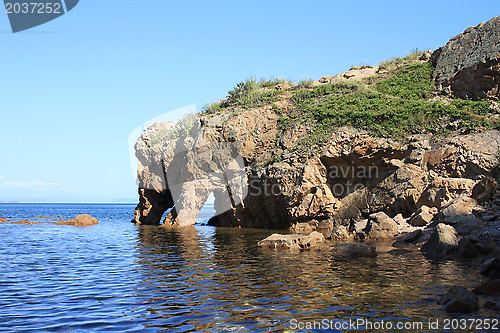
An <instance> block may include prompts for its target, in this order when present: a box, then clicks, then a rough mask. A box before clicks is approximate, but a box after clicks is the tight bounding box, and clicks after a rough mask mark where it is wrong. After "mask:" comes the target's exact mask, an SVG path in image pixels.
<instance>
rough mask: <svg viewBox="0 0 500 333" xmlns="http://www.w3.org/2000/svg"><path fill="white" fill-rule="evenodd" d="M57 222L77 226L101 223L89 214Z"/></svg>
mask: <svg viewBox="0 0 500 333" xmlns="http://www.w3.org/2000/svg"><path fill="white" fill-rule="evenodd" d="M56 224H58V225H74V226H77V227H87V226H91V225H94V224H99V222H98V221H97V219H96V218H94V217H92V216H90V215H88V214H81V215H78V216H77V217H75V218H74V219H72V220H63V221H58V222H57V223H56Z"/></svg>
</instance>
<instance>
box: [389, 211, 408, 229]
mask: <svg viewBox="0 0 500 333" xmlns="http://www.w3.org/2000/svg"><path fill="white" fill-rule="evenodd" d="M392 219H393V220H394V222H396V224H397V225H400V226H401V225H405V224H406V220H405V218H404V217H403V214H401V213H399V214H398V215H396V216H394V217H393V218H392Z"/></svg>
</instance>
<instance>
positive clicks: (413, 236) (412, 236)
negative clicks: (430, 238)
mask: <svg viewBox="0 0 500 333" xmlns="http://www.w3.org/2000/svg"><path fill="white" fill-rule="evenodd" d="M420 237H422V230H421V229H417V230H415V231H413V232H410V233H409V234H407V235H404V237H403V242H405V243H415V242H416V241H418V240H419V239H420Z"/></svg>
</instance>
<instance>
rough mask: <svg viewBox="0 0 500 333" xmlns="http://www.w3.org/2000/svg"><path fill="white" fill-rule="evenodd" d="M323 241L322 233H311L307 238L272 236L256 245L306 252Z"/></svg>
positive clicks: (294, 235) (299, 236)
mask: <svg viewBox="0 0 500 333" xmlns="http://www.w3.org/2000/svg"><path fill="white" fill-rule="evenodd" d="M324 240H325V237H324V236H323V234H322V233H319V232H317V231H313V232H312V233H311V234H309V235H308V236H305V235H298V234H292V235H281V234H272V235H271V236H269V237H267V238H265V239H263V240H261V241H260V242H259V243H258V244H257V245H259V246H260V247H264V248H270V249H280V248H281V249H296V250H306V249H309V248H311V247H314V246H315V245H316V244H317V243H321V242H323V241H324Z"/></svg>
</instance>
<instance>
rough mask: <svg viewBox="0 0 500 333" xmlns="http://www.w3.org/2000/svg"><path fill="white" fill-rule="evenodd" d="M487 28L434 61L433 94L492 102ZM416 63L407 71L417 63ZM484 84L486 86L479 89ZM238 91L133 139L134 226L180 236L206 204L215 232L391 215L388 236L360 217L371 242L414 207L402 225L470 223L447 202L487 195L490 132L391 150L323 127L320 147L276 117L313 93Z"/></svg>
mask: <svg viewBox="0 0 500 333" xmlns="http://www.w3.org/2000/svg"><path fill="white" fill-rule="evenodd" d="M499 20H500V19H499V18H495V19H493V20H491V21H490V22H487V23H485V24H483V25H480V26H478V27H474V28H471V29H469V30H468V31H466V32H465V33H464V34H462V35H460V36H458V37H456V38H454V39H452V40H451V41H450V42H449V43H448V44H447V46H446V47H443V48H442V49H441V50H440V51H439V52H435V54H434V55H433V59H434V61H435V63H436V68H435V71H434V76H435V78H436V80H437V81H438V82H439V84H441V85H442V86H443V87H451V88H450V89H451V91H452V92H453V93H454V94H455V95H457V96H461V95H464V94H465V95H467V96H473V95H474V96H475V95H478V96H479V95H480V96H486V97H487V98H489V99H491V100H495V99H498V98H497V97H498V93H497V88H498V87H497V86H498V82H497V76H496V75H497V74H495V73H496V72H495V69H494V70H493V71H494V73H493V74H491V75H490V74H487V73H486V72H487V71H488V70H489V69H488V68H490V67H491V68H496V67H495V66H496V65H495V64H494V62H495V61H497V60H498V53H499V52H498V50H499V49H498V38H497V36H498V32H499ZM427 58H428V57H427V56H424V57H423V60H415V61H418V62H419V64H422V62H425V61H427V60H426V59H427ZM427 64H429V63H427ZM485 66H486V67H487V68H486V67H485ZM488 66H489V67H488ZM492 66H493V67H492ZM377 71H378V69H370V70H368V71H363V73H364V74H362V75H361V73H360V72H359V70H354V71H352V73H351V74H354V76H352V75H351V74H346V76H342V78H341V77H337V78H333V77H329V78H328V77H325V78H324V79H322V80H320V81H317V82H314V85H313V86H314V87H322V85H326V86H325V87H327V88H328V87H329V86H328V85H330V84H342V85H341V86H335V87H336V88H338V89H340V90H342V89H347V88H346V87H347V86H343V84H344V83H346V82H347V81H349V80H355V77H365V75H377ZM467 73H472V74H471V75H469V74H467ZM488 73H489V72H488ZM466 74H467V75H466ZM350 75H351V76H350ZM469 77H471V78H472V79H469ZM476 77H481V78H483V79H481V80H482V81H481V80H480V81H477V80H476ZM491 78H492V79H491ZM488 80H489V81H488ZM491 80H493V81H491ZM357 82H358V83H360V84H361V81H357ZM488 82H490V83H491V82H493V83H492V85H490V86H488V84H489V83H488ZM349 87H350V86H349ZM245 89H246V88H245V85H240V86H238V87H237V88H236V89H235V90H234V91H232V92H230V94H229V95H228V98H227V99H226V100H224V101H221V102H220V103H219V104H217V105H218V108H216V109H217V110H215V111H213V112H205V113H204V114H199V115H196V116H194V117H188V118H185V119H183V120H180V121H178V122H164V123H155V124H153V125H151V126H150V127H149V128H148V129H147V130H146V131H145V132H144V133H143V134H142V135H141V137H140V138H139V139H138V141H137V143H136V145H135V149H136V156H137V158H138V160H139V167H138V180H139V197H140V198H139V204H138V205H137V207H136V209H135V212H134V222H135V223H137V224H152V225H160V224H162V223H163V225H164V226H168V227H185V226H191V225H193V224H194V223H195V222H196V218H197V216H198V213H199V212H200V209H201V208H202V207H203V205H204V203H205V201H206V200H207V199H208V198H209V197H210V196H211V195H212V196H213V197H214V208H215V215H214V216H213V217H212V218H211V219H210V220H209V221H208V223H209V224H211V225H215V226H223V227H250V228H269V229H288V228H290V227H293V228H294V229H295V230H302V231H301V232H306V231H307V232H310V231H314V230H321V231H324V232H328V231H329V230H331V229H332V228H333V227H335V226H344V227H349V226H351V225H354V223H355V222H356V221H359V220H363V219H367V218H368V217H369V216H370V214H374V213H380V212H383V213H385V214H386V215H387V216H388V217H389V218H392V217H395V216H397V215H398V214H402V216H401V217H399V218H398V223H399V224H398V223H396V222H394V221H393V222H394V225H393V224H392V223H391V225H390V226H388V225H387V223H382V224H381V223H379V222H377V220H373V219H371V221H370V222H369V224H368V226H369V227H370V228H371V229H370V230H366V231H367V232H368V233H367V235H368V238H372V239H382V238H388V237H389V238H390V237H393V236H394V234H395V233H397V232H399V230H400V229H401V228H399V227H401V225H402V224H403V225H404V223H403V222H402V221H405V219H408V218H410V217H411V216H412V215H413V214H414V213H415V212H416V211H417V210H418V209H422V212H419V213H417V215H416V216H414V218H413V219H411V221H412V222H413V223H414V224H415V225H424V224H426V223H428V222H429V219H430V215H429V214H427V213H430V210H429V211H426V213H423V211H424V210H425V208H423V207H424V206H427V207H436V208H438V209H442V208H444V207H445V206H446V208H447V209H448V210H447V211H445V212H444V213H443V214H442V217H443V219H444V220H443V221H444V222H446V223H453V222H451V221H450V222H449V221H448V220H451V219H455V217H456V216H457V215H456V213H457V212H458V210H460V209H462V210H463V211H465V212H466V213H467V212H468V213H467V214H471V212H470V211H471V210H472V209H474V206H473V205H472V204H473V202H472V200H474V199H470V201H468V200H469V199H464V200H463V202H462V203H463V205H462V206H461V207H459V203H457V202H454V203H452V204H451V205H455V206H454V207H452V206H450V202H452V201H453V200H454V199H456V198H457V197H462V198H471V197H472V196H473V197H474V198H477V200H479V201H480V202H484V201H485V200H489V199H491V198H492V197H493V194H494V193H493V192H494V191H496V189H495V186H496V185H495V182H494V181H492V179H494V178H495V176H496V175H497V174H498V152H499V151H500V132H499V131H497V130H485V129H484V130H483V131H482V132H477V133H469V134H466V133H465V132H464V133H463V132H454V133H453V134H452V135H449V136H447V137H442V136H435V135H433V134H432V133H430V132H427V130H425V131H426V133H421V134H413V135H409V136H408V137H406V138H404V139H405V140H394V139H389V138H383V137H380V136H377V135H373V134H369V132H367V131H366V130H361V129H356V128H352V127H350V126H342V127H335V126H334V125H332V126H331V127H328V128H327V130H328V135H327V136H324V137H322V139H321V140H320V139H318V138H317V137H316V136H315V135H319V134H318V133H316V132H317V131H316V132H314V130H318V129H313V128H309V127H308V125H307V124H306V123H301V122H298V123H290V119H289V118H290V117H289V116H288V115H289V114H290V112H291V110H292V107H293V105H294V103H298V102H297V100H298V99H300V98H301V97H300V96H295V97H294V94H295V92H296V89H299V90H300V89H304V91H303V92H304V93H310V92H311V91H312V89H313V88H303V87H298V86H297V87H292V86H291V85H290V84H288V83H286V84H280V85H276V86H274V87H267V86H260V87H259V88H256V89H257V90H255V91H252V93H253V94H252V95H251V96H250V95H249V96H247V97H252V96H253V97H255V98H257V97H256V96H261V95H262V96H267V97H266V98H263V99H258V98H257V99H256V100H253V102H252V101H251V100H250V101H247V100H245V101H247V102H241V101H239V100H238V96H241V95H242V94H244V93H245ZM307 89H309V90H307ZM349 89H351V88H349ZM352 89H356V88H352ZM259 94H261V95H259ZM471 94H472V95H471ZM481 94H482V95H481ZM276 95H279V98H276V99H275V98H274V96H276ZM269 96H271V97H269ZM398 98H400V97H398ZM268 100H272V101H271V102H266V101H268ZM315 102H319V100H315ZM422 102H424V101H422ZM245 103H246V104H245ZM319 104H321V103H319ZM319 104H318V105H319ZM314 105H316V104H314ZM318 107H319V106H318ZM315 108H316V106H315V107H314V108H313V109H314V110H316V109H315ZM352 125H354V126H355V125H356V123H355V122H353V123H352ZM374 126H375V127H376V125H374ZM320 129H321V130H322V131H323V130H325V129H324V128H322V127H321V128H320ZM313 148H314V149H313ZM488 177H491V178H488ZM483 189H486V190H487V193H485V192H484V191H483ZM455 208H456V209H455ZM454 209H455V210H454ZM165 213H168V214H167V215H166V218H164V219H163V221H162V220H161V219H162V216H164V215H165ZM461 214H462V213H461ZM440 221H441V220H440ZM398 226H399V227H398ZM379 229H380V230H379ZM392 230H394V232H393V231H392ZM351 231H352V230H351ZM370 233H371V234H370ZM358 234H360V233H359V232H358Z"/></svg>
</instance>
